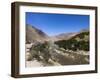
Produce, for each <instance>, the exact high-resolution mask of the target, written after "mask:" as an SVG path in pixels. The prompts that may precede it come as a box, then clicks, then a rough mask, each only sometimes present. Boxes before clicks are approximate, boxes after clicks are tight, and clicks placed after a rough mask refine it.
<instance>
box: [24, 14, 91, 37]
mask: <svg viewBox="0 0 100 80" xmlns="http://www.w3.org/2000/svg"><path fill="white" fill-rule="evenodd" d="M89 18H90V16H89V15H75V14H74V15H73V14H51V13H33V12H26V24H29V25H32V26H34V27H36V28H37V29H40V30H42V31H43V32H45V33H46V34H47V35H49V36H55V35H58V34H62V33H72V32H79V31H80V30H83V29H89Z"/></svg>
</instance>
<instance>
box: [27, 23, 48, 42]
mask: <svg viewBox="0 0 100 80" xmlns="http://www.w3.org/2000/svg"><path fill="white" fill-rule="evenodd" d="M48 39H49V37H48V35H46V34H45V33H44V32H43V31H41V30H39V29H37V28H36V27H34V26H31V25H28V24H27V25H26V42H34V41H39V42H43V41H45V40H48Z"/></svg>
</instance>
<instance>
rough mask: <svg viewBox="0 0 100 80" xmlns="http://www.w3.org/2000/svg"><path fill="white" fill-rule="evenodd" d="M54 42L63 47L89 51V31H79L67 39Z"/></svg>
mask: <svg viewBox="0 0 100 80" xmlns="http://www.w3.org/2000/svg"><path fill="white" fill-rule="evenodd" d="M55 44H57V45H58V46H59V47H62V48H64V49H69V50H74V51H76V50H85V51H89V31H84V32H80V33H78V34H77V35H75V36H73V37H71V38H70V39H68V40H60V41H56V42H55Z"/></svg>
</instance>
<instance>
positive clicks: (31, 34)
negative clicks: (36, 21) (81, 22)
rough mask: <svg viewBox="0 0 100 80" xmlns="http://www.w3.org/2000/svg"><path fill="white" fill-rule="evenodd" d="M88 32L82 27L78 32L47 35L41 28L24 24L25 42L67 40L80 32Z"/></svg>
mask: <svg viewBox="0 0 100 80" xmlns="http://www.w3.org/2000/svg"><path fill="white" fill-rule="evenodd" d="M84 32H89V30H87V29H84V30H81V31H80V32H73V33H62V34H59V35H55V36H48V35H47V34H46V33H44V32H43V31H42V30H40V29H37V28H36V27H34V26H31V25H29V24H27V25H26V42H34V41H39V42H44V41H49V40H52V41H59V40H68V39H71V38H73V37H75V36H76V35H78V34H80V33H84Z"/></svg>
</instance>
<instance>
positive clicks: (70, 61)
mask: <svg viewBox="0 0 100 80" xmlns="http://www.w3.org/2000/svg"><path fill="white" fill-rule="evenodd" d="M79 64H89V31H88V30H84V31H80V32H77V33H63V34H59V35H56V36H53V37H50V36H48V35H46V34H45V33H44V32H43V31H41V30H39V29H37V28H35V27H33V26H31V25H26V67H40V66H61V65H79Z"/></svg>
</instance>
